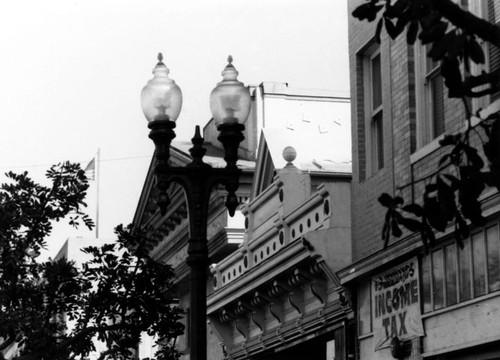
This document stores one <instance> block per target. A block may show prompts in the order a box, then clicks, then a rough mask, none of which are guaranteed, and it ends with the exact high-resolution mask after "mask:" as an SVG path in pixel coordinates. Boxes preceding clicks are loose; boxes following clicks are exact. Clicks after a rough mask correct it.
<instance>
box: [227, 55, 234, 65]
mask: <svg viewBox="0 0 500 360" xmlns="http://www.w3.org/2000/svg"><path fill="white" fill-rule="evenodd" d="M227 62H228V63H230V64H232V63H233V56H232V55H229V56H228V57H227Z"/></svg>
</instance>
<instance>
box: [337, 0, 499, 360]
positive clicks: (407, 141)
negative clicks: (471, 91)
mask: <svg viewBox="0 0 500 360" xmlns="http://www.w3.org/2000/svg"><path fill="white" fill-rule="evenodd" d="M361 3H363V1H359V0H356V1H349V2H348V11H349V54H350V75H351V100H352V101H351V106H352V107H351V110H352V111H351V113H352V137H353V179H352V194H353V195H352V237H353V238H352V244H353V251H352V256H353V264H352V265H350V266H348V267H346V268H345V269H343V270H341V271H340V272H339V273H338V274H339V276H340V277H341V279H342V283H343V285H344V286H346V288H347V289H349V290H350V295H351V296H350V301H351V303H352V304H353V305H354V304H355V305H356V309H357V317H358V322H357V325H358V326H357V327H358V329H357V331H358V354H357V355H358V358H360V359H374V360H376V359H391V358H393V357H392V355H391V341H396V340H393V338H396V337H397V338H398V340H400V341H401V342H402V343H403V345H404V347H405V349H406V358H411V359H421V358H425V359H497V358H500V351H499V350H498V349H500V346H499V345H500V325H498V324H500V291H499V290H500V268H499V266H500V265H499V263H500V262H499V260H500V236H499V223H498V222H499V219H500V216H499V211H500V199H499V196H498V193H497V192H496V191H494V190H493V189H487V190H486V191H485V192H484V193H483V194H482V196H481V201H482V204H483V211H484V213H483V214H484V215H485V216H487V219H488V223H487V225H486V226H485V227H484V228H474V229H471V237H470V238H468V239H466V240H465V244H464V245H465V246H464V249H460V248H459V247H458V246H457V245H456V244H455V242H454V236H453V229H452V226H450V228H448V229H447V230H446V231H445V232H443V233H441V232H438V233H437V234H436V236H437V241H436V245H435V246H433V247H432V248H431V249H430V251H429V253H428V254H426V253H425V252H424V251H423V247H422V242H421V239H420V236H419V235H418V236H417V235H412V234H409V233H404V234H403V236H402V237H400V238H391V240H390V242H389V244H388V247H387V248H386V249H383V246H384V244H383V241H382V239H381V232H382V225H383V221H384V211H385V209H384V208H383V207H382V206H381V205H380V204H379V203H378V201H377V198H378V197H379V196H380V194H381V193H383V192H387V193H389V194H393V195H400V196H402V197H403V198H404V199H405V201H406V202H410V200H411V199H412V197H414V198H416V199H418V198H419V196H420V195H419V194H421V191H422V186H423V185H424V182H423V183H422V184H419V185H415V186H406V187H404V188H403V189H401V190H398V187H399V186H402V185H405V184H408V183H410V182H412V180H415V179H419V178H423V177H426V176H427V175H429V174H431V173H432V172H433V171H434V170H435V169H436V167H437V166H438V161H439V159H440V157H441V156H442V154H443V153H442V151H443V150H442V149H441V148H440V146H439V143H438V142H439V140H440V139H441V138H442V137H443V136H444V134H452V133H454V132H457V131H460V130H463V129H464V126H465V124H466V123H465V112H464V110H463V109H464V108H463V105H462V103H461V101H459V100H456V99H455V100H450V99H448V97H447V91H446V88H445V86H444V82H443V78H442V77H441V76H440V74H439V68H438V64H436V63H433V62H432V61H429V60H428V59H427V58H426V56H425V54H426V49H425V46H423V45H421V44H420V43H419V42H418V41H417V43H415V45H414V46H410V45H408V44H407V43H406V36H405V34H404V33H403V34H402V36H399V37H398V38H397V39H396V40H391V39H390V38H389V37H388V36H387V34H385V33H384V31H383V32H382V41H381V43H380V44H378V43H376V42H375V41H374V34H375V26H376V23H377V21H374V22H372V23H367V22H366V21H364V22H360V21H358V20H357V19H355V18H353V17H352V16H351V13H352V11H353V10H354V9H355V8H356V7H357V6H358V5H360V4H361ZM458 3H460V5H461V6H465V7H467V8H468V10H470V11H472V12H474V13H476V14H480V15H481V16H483V17H485V18H488V19H489V20H490V21H492V22H497V23H498V22H499V21H500V2H498V1H494V0H488V1H486V0H485V1H482V0H468V1H467V0H465V1H459V2H458ZM485 53H486V64H485V66H486V67H489V68H495V67H497V66H499V62H498V59H499V54H498V49H495V48H493V47H488V46H487V45H485ZM480 70H481V69H473V71H480ZM471 106H472V108H473V111H476V110H478V109H480V108H481V109H485V110H484V111H483V112H482V114H483V116H484V114H485V113H487V112H489V111H498V109H499V100H498V95H493V96H488V97H485V98H484V99H480V100H473V101H472V102H471ZM473 141H474V142H475V143H476V144H479V142H478V139H477V138H476V139H473Z"/></svg>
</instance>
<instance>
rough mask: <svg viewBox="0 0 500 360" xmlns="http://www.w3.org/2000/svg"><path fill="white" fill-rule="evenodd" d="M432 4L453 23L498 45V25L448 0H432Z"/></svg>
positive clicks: (499, 29)
mask: <svg viewBox="0 0 500 360" xmlns="http://www.w3.org/2000/svg"><path fill="white" fill-rule="evenodd" d="M431 3H432V5H433V6H434V8H435V9H436V10H438V11H439V12H440V13H441V14H442V15H443V16H444V17H445V18H446V19H448V20H449V21H450V22H451V23H452V24H453V25H455V26H457V27H459V28H461V29H463V30H465V31H466V32H468V33H471V34H476V35H477V36H479V37H480V38H481V39H483V40H485V41H487V42H489V43H491V44H493V45H495V46H496V47H500V27H499V26H496V25H495V24H492V23H490V22H489V21H487V20H484V19H481V18H480V17H477V16H476V15H474V14H472V13H471V12H469V11H466V10H462V9H461V8H460V6H458V5H457V4H455V3H453V2H452V1H450V0H432V1H431Z"/></svg>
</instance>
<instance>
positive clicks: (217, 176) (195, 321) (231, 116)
mask: <svg viewBox="0 0 500 360" xmlns="http://www.w3.org/2000/svg"><path fill="white" fill-rule="evenodd" d="M162 60H163V57H162V55H161V53H160V54H158V64H156V66H155V68H154V69H153V74H154V77H153V78H152V79H151V80H150V81H148V83H147V84H146V86H144V88H143V90H142V94H141V104H142V110H143V112H144V115H145V116H146V119H147V120H148V122H149V125H148V127H149V128H150V129H151V132H150V133H149V137H150V138H151V139H152V140H153V142H154V143H155V148H156V151H155V156H156V160H157V165H156V167H155V169H154V173H155V176H156V180H157V188H158V190H159V195H158V199H157V203H158V206H159V208H160V212H161V213H162V214H165V213H166V210H167V207H168V205H169V202H170V201H169V198H168V194H167V189H168V187H169V185H170V183H172V182H175V183H178V184H180V185H181V186H182V187H183V188H184V190H185V194H186V198H187V199H186V200H187V207H188V216H189V230H190V238H189V243H188V257H187V264H188V265H189V267H190V279H189V286H190V318H189V334H188V336H189V344H190V359H191V360H205V359H206V358H207V332H206V329H207V322H206V317H207V302H206V301H207V298H206V279H207V272H208V247H207V217H208V207H209V199H210V194H211V191H212V188H213V187H214V185H216V184H222V185H224V186H225V188H226V190H227V198H226V207H227V208H228V210H229V214H230V215H231V216H233V215H234V212H235V210H236V207H237V206H238V203H239V202H238V198H237V196H236V190H237V189H238V185H239V176H240V172H241V170H239V169H238V167H237V166H236V162H237V161H238V147H239V144H240V143H241V141H242V140H243V139H244V136H243V131H244V129H245V126H244V125H243V123H244V122H245V121H246V119H247V117H248V114H249V112H250V93H249V91H248V88H246V87H245V86H244V85H243V83H241V82H239V81H238V80H237V76H238V72H237V71H236V69H235V68H234V66H233V65H232V57H231V56H230V57H229V58H228V64H227V66H226V67H225V69H224V70H223V72H222V77H223V80H222V81H221V82H219V83H218V84H217V86H216V87H215V88H214V89H213V90H212V93H211V94H210V110H211V112H212V116H213V118H214V120H215V124H216V126H217V130H219V136H218V140H219V141H220V142H221V143H222V145H223V147H224V160H225V161H226V167H225V168H213V167H212V166H210V165H209V164H207V163H205V162H203V156H204V155H205V152H206V149H205V148H204V147H203V141H204V140H203V138H202V137H201V135H200V128H199V126H196V130H195V135H194V137H193V139H192V140H191V141H192V143H193V147H192V148H191V149H190V150H189V151H190V153H191V157H192V161H191V163H189V164H187V165H186V166H185V167H173V166H170V165H169V163H168V159H169V157H170V143H171V141H172V139H174V138H175V132H174V128H175V120H176V119H177V117H178V116H179V113H180V109H181V106H182V93H181V90H180V88H179V87H178V86H177V85H176V84H175V82H174V81H173V80H172V79H170V78H169V77H168V73H169V70H168V68H167V67H166V66H165V64H164V63H163V62H162Z"/></svg>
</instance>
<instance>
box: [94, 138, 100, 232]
mask: <svg viewBox="0 0 500 360" xmlns="http://www.w3.org/2000/svg"><path fill="white" fill-rule="evenodd" d="M95 165H96V166H95V181H96V198H97V199H96V207H95V237H96V239H98V238H99V176H100V174H101V169H100V167H101V149H100V148H97V155H96V164H95Z"/></svg>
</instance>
